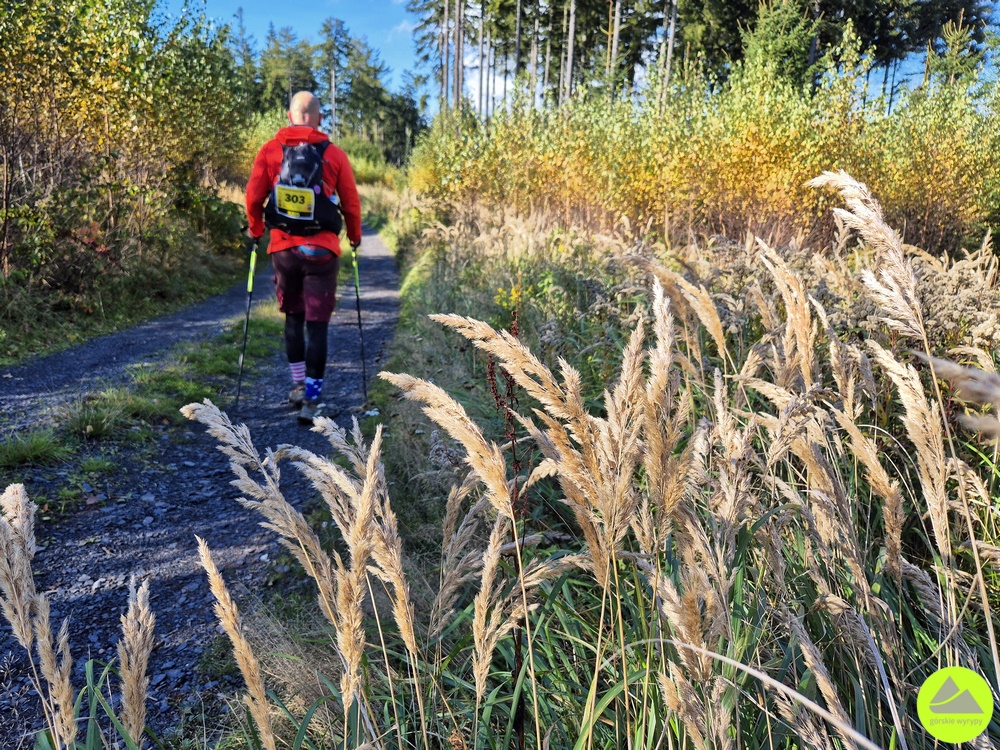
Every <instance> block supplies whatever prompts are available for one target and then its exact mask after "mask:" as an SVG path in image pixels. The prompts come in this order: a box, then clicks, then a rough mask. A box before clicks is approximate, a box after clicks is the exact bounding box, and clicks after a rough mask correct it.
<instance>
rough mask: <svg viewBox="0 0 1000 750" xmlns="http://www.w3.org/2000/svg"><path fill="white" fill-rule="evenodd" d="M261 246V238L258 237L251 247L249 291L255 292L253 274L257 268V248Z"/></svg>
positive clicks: (248, 276) (250, 292)
mask: <svg viewBox="0 0 1000 750" xmlns="http://www.w3.org/2000/svg"><path fill="white" fill-rule="evenodd" d="M258 247H260V239H259V238H258V239H256V240H254V242H253V247H252V248H251V249H250V271H249V273H248V274H247V293H248V294H253V276H254V271H256V269H257V248H258Z"/></svg>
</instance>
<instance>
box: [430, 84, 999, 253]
mask: <svg viewBox="0 0 1000 750" xmlns="http://www.w3.org/2000/svg"><path fill="white" fill-rule="evenodd" d="M863 80H864V79H863V76H862V75H861V72H860V71H853V72H847V73H841V74H837V73H830V74H828V75H827V76H826V77H825V78H824V79H823V80H822V82H821V86H820V87H819V89H818V90H817V91H816V92H811V91H808V90H800V89H797V88H796V87H794V86H792V85H791V84H789V83H787V82H786V81H783V80H781V79H779V78H776V77H773V76H772V77H768V76H767V75H766V73H760V72H759V71H758V72H754V71H750V72H749V73H746V74H744V75H737V76H734V78H733V80H732V81H730V82H729V83H728V84H727V85H726V86H724V87H722V88H721V89H719V90H717V91H714V92H713V91H709V90H708V89H707V88H706V87H704V86H703V85H700V84H698V83H697V82H695V83H689V84H688V85H687V86H686V87H685V88H683V89H678V90H675V91H673V92H672V93H671V96H670V97H668V99H667V101H666V103H665V105H664V106H663V107H662V109H660V108H659V107H657V106H655V105H651V104H633V103H631V102H624V103H622V102H619V103H615V104H609V103H608V102H607V101H606V100H596V101H588V100H577V101H573V102H570V103H569V104H567V105H564V106H563V107H561V108H558V109H553V110H547V111H541V110H537V109H533V108H530V107H526V108H516V109H514V110H513V111H511V112H509V113H501V114H499V115H498V116H497V117H495V118H494V119H493V120H492V121H491V122H489V123H488V124H484V123H474V122H473V123H466V124H465V125H464V130H463V132H462V133H461V135H460V136H458V135H456V127H455V123H450V124H449V125H447V126H440V127H436V128H435V129H434V130H432V132H431V133H430V134H429V135H428V136H427V137H426V138H425V140H424V142H423V143H422V144H421V146H420V147H419V148H418V150H417V153H416V154H415V156H414V162H413V165H412V167H411V171H410V179H411V186H412V187H413V188H414V189H416V190H418V191H420V192H423V193H426V194H430V195H432V196H436V197H441V198H450V199H463V200H467V199H473V200H478V201H483V202H485V203H487V204H498V205H505V206H507V205H509V206H513V207H514V208H515V209H517V210H518V211H522V212H530V211H532V210H535V209H546V210H549V211H553V212H555V213H556V214H557V215H560V217H561V218H562V219H563V221H566V222H576V223H584V224H589V225H591V226H593V227H595V228H597V227H601V228H605V229H607V228H609V227H611V226H613V225H614V224H615V223H616V222H618V221H620V220H621V218H622V217H625V218H626V219H627V220H628V222H629V224H630V225H631V226H632V227H636V228H646V227H655V228H656V229H657V230H659V231H660V232H662V233H663V234H664V235H665V236H666V237H667V238H668V239H670V238H671V237H681V238H684V237H686V236H687V234H688V233H689V232H690V231H692V230H695V231H698V232H708V233H721V234H726V235H729V236H742V235H743V234H744V233H745V232H746V231H747V230H750V231H754V232H756V233H759V234H763V235H765V236H769V237H771V238H773V239H778V240H780V239H785V238H787V237H788V236H789V235H790V234H791V233H793V232H794V233H796V234H800V233H802V232H804V233H806V234H807V235H809V236H811V237H812V238H813V239H820V238H824V239H828V238H830V237H831V236H832V233H833V231H834V226H833V224H832V221H831V219H830V218H829V212H828V211H825V210H824V209H825V207H826V206H827V202H828V200H829V197H828V196H824V195H822V194H820V193H817V192H816V191H813V190H809V189H808V188H806V187H805V183H806V181H807V180H809V179H810V178H811V177H812V176H813V175H816V174H819V173H820V172H822V171H824V170H835V169H844V170H847V171H848V172H850V173H851V174H853V175H855V176H857V177H858V179H860V180H862V181H864V182H865V183H866V184H868V185H870V186H871V187H872V189H873V191H875V192H876V193H877V194H878V195H880V196H881V197H882V199H883V204H884V207H885V211H886V216H887V218H888V219H889V221H890V222H892V223H893V224H894V225H895V226H899V227H902V228H903V230H904V232H905V234H906V240H907V241H908V242H912V243H914V244H918V245H920V246H923V247H931V248H935V249H952V248H955V247H957V246H959V245H960V244H962V243H963V242H966V241H968V240H970V239H978V238H980V237H981V234H982V232H983V231H984V230H985V229H986V227H987V226H989V225H990V224H996V223H998V219H1000V209H998V205H997V196H998V195H1000V160H997V159H996V156H995V154H996V153H998V149H1000V117H997V114H1000V113H997V112H996V103H997V101H998V100H1000V97H998V96H997V93H996V91H990V90H987V91H984V90H983V88H982V87H979V88H975V87H973V86H970V85H969V84H967V83H966V84H954V85H949V84H945V83H931V84H929V85H926V86H925V87H924V88H923V89H920V90H917V91H915V92H911V93H909V94H908V95H906V96H904V97H901V101H900V100H899V99H897V102H896V106H895V107H894V108H893V109H892V111H891V112H888V111H887V102H886V101H885V100H884V99H881V98H871V97H868V96H867V93H866V91H865V88H864V85H863ZM992 87H993V88H994V89H995V88H996V84H995V83H994V84H992Z"/></svg>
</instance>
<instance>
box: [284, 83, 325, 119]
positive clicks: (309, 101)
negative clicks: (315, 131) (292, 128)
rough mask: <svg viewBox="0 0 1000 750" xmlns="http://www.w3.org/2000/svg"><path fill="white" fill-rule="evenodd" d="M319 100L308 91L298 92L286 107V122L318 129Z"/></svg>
mask: <svg viewBox="0 0 1000 750" xmlns="http://www.w3.org/2000/svg"><path fill="white" fill-rule="evenodd" d="M319 120H320V116H319V99H317V98H316V97H315V96H313V95H312V94H311V93H310V92H308V91H300V92H299V93H297V94H296V95H295V96H293V97H292V101H291V103H290V104H289V105H288V121H289V122H290V123H291V124H292V125H308V126H309V127H311V128H318V127H319Z"/></svg>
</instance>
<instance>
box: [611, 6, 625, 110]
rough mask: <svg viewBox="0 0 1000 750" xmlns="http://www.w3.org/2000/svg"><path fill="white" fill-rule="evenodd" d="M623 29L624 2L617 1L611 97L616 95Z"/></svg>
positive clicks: (612, 48)
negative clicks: (619, 46)
mask: <svg viewBox="0 0 1000 750" xmlns="http://www.w3.org/2000/svg"><path fill="white" fill-rule="evenodd" d="M621 27H622V0H615V25H614V31H613V32H612V37H611V66H610V71H609V72H610V76H609V79H610V81H611V95H612V96H614V93H615V79H616V78H618V35H619V33H620V32H621Z"/></svg>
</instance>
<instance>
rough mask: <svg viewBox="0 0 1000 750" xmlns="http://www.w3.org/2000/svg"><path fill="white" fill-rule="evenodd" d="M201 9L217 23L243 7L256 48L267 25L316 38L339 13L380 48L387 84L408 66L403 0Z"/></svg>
mask: <svg viewBox="0 0 1000 750" xmlns="http://www.w3.org/2000/svg"><path fill="white" fill-rule="evenodd" d="M204 3H205V7H206V13H207V15H208V16H209V18H213V19H215V20H217V21H220V22H222V23H235V19H234V18H233V16H234V15H235V13H236V11H237V9H239V8H243V23H244V24H245V25H246V28H247V31H248V32H249V33H250V34H252V35H253V36H254V37H255V39H256V40H257V48H258V50H259V49H261V48H262V47H263V45H264V40H265V38H266V37H267V27H268V25H269V24H271V23H273V24H274V27H275V28H276V29H279V28H281V27H282V26H290V27H291V28H292V29H293V30H294V31H295V33H296V34H298V35H299V38H304V39H309V40H310V41H312V42H317V41H319V29H320V27H321V26H322V25H323V21H324V20H325V19H327V18H329V17H331V16H332V17H334V18H339V19H340V20H342V21H343V22H344V23H345V24H346V25H347V28H348V29H350V31H351V35H352V36H355V37H362V36H363V37H366V38H367V39H368V44H369V45H370V46H372V47H374V48H375V49H377V50H379V52H380V53H381V58H382V61H383V62H385V63H386V64H388V66H389V67H390V68H392V75H391V77H390V79H389V85H390V88H392V89H393V90H396V89H398V88H399V87H400V85H401V84H402V74H403V71H404V70H406V69H411V70H412V69H413V68H414V65H415V58H416V54H415V52H414V49H413V26H414V23H415V21H416V18H415V17H414V16H411V15H410V14H409V13H407V12H406V2H405V0H360V1H359V0H309V2H302V1H301V0H299V1H298V2H295V0H292V1H291V2H288V1H287V0H286V1H285V2H282V0H268V1H266V2H265V0H204ZM183 6H184V0H161V8H162V9H163V10H164V11H165V12H167V13H177V12H178V11H179V10H180V9H181V8H182V7H183Z"/></svg>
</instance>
